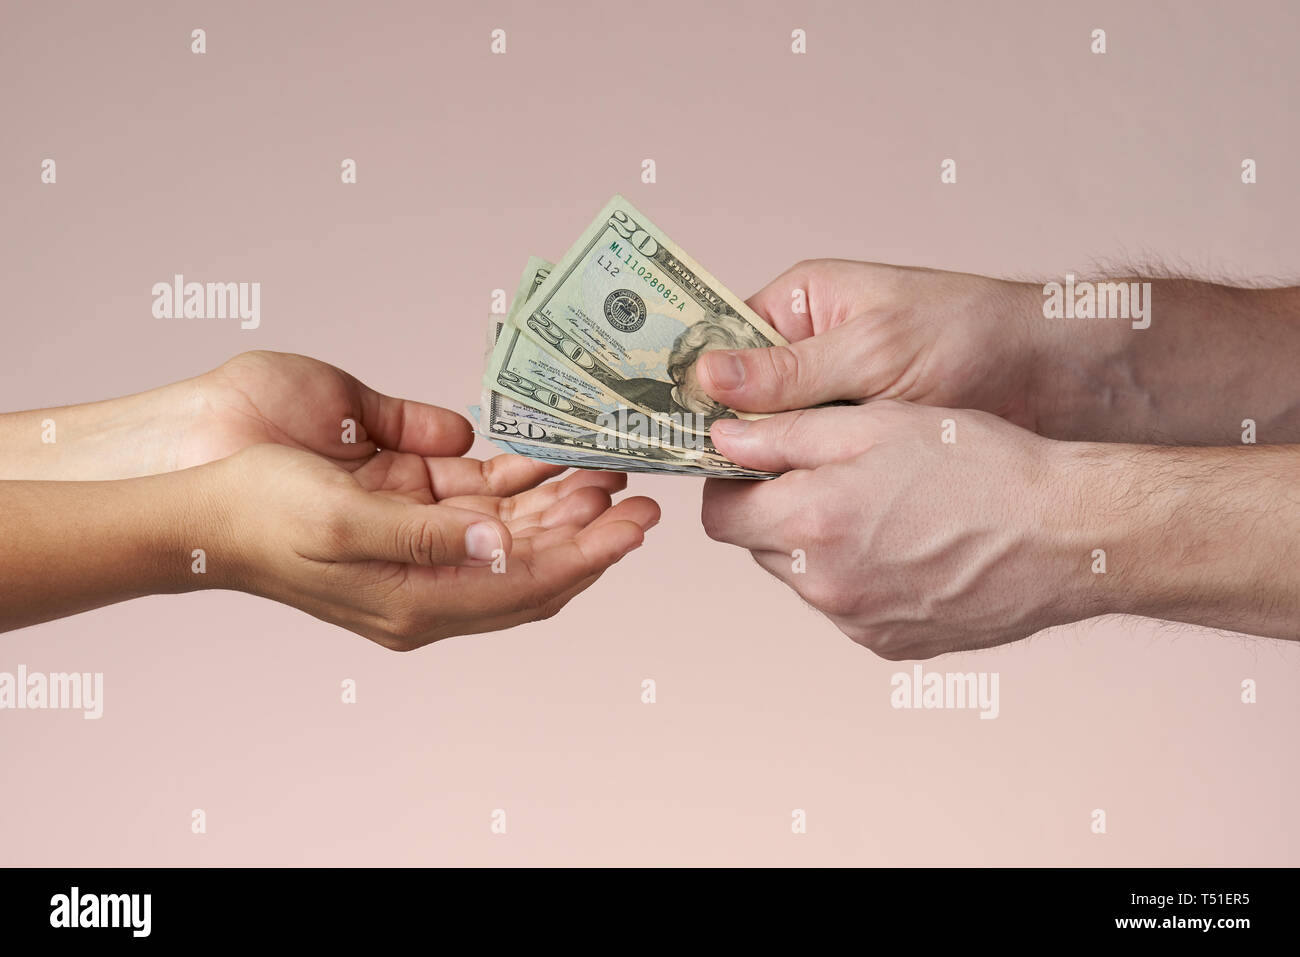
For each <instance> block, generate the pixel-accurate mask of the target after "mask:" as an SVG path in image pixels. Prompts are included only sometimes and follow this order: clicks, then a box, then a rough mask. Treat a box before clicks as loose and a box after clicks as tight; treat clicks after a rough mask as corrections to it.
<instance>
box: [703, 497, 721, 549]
mask: <svg viewBox="0 0 1300 957" xmlns="http://www.w3.org/2000/svg"><path fill="white" fill-rule="evenodd" d="M700 524H701V525H703V526H704V534H705V535H707V536H709V538H711V539H713V540H714V541H715V542H725V541H726V540H727V539H726V523H725V522H724V521H723V518H722V515H721V510H720V509H718V508H717V507H715V506H710V505H709V503H708V502H705V503H704V507H703V508H702V509H701V510H700Z"/></svg>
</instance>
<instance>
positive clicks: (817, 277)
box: [697, 259, 1050, 429]
mask: <svg viewBox="0 0 1300 957" xmlns="http://www.w3.org/2000/svg"><path fill="white" fill-rule="evenodd" d="M796 291H800V292H802V303H803V311H802V312H796V311H794V310H795V306H796ZM1041 302H1042V296H1041V294H1040V293H1039V290H1038V287H1035V286H1029V285H1023V284H1019V283H1012V282H1005V281H1003V280H998V279H989V278H986V277H983V276H973V275H968V274H965V273H952V272H940V271H938V270H933V269H913V268H905V267H900V266H885V265H879V264H876V263H860V262H850V261H847V260H839V259H819V260H811V261H808V262H802V263H799V264H798V265H797V266H795V267H793V268H792V269H790V270H788V271H787V272H785V273H784V274H783V275H781V276H780V277H778V278H777V279H775V280H774V281H773V282H771V283H769V284H768V285H767V286H766V287H764V288H763V289H762V290H761V291H760V292H759V293H757V294H756V295H755V296H754V297H753V298H752V299H750V300H749V305H750V306H751V307H752V308H753V309H754V311H755V312H757V313H758V314H759V315H760V316H762V317H763V318H764V319H765V320H767V321H768V322H769V323H770V324H771V325H773V326H774V327H775V328H776V330H777V331H778V332H780V333H781V334H782V335H783V336H785V338H786V339H788V340H789V341H790V345H789V346H788V347H786V346H779V347H777V348H774V349H746V350H731V351H729V350H719V351H714V352H708V353H705V355H704V356H703V357H701V360H700V362H699V364H698V366H697V374H698V375H699V379H700V384H701V385H702V386H703V387H704V389H705V391H707V392H708V393H709V395H711V396H712V397H713V398H714V399H716V400H718V401H719V402H721V403H722V404H723V405H725V406H728V407H730V408H733V409H738V410H741V411H745V412H780V411H784V410H787V409H800V408H807V407H810V406H814V405H819V404H821V403H823V402H829V401H832V400H836V399H850V400H860V399H873V398H886V399H905V400H907V401H911V402H919V403H923V404H925V405H932V406H941V407H956V408H968V409H982V410H984V411H986V412H992V413H994V414H995V415H999V416H1002V417H1003V418H1006V419H1008V420H1010V421H1012V422H1015V423H1016V424H1018V425H1023V426H1026V427H1028V428H1031V429H1032V428H1034V426H1035V419H1036V416H1037V411H1038V410H1037V408H1036V405H1037V398H1038V390H1037V388H1036V386H1035V380H1034V375H1035V357H1036V354H1037V352H1038V351H1039V350H1040V344H1039V343H1038V341H1037V340H1038V339H1039V338H1041V337H1042V336H1043V335H1045V334H1046V333H1047V332H1048V331H1050V330H1044V328H1043V326H1042V324H1041V323H1039V324H1035V323H1034V322H1033V321H1032V320H1033V318H1034V317H1035V315H1040V317H1041V314H1039V313H1037V312H1036V310H1039V309H1040V308H1041Z"/></svg>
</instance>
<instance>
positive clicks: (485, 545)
mask: <svg viewBox="0 0 1300 957" xmlns="http://www.w3.org/2000/svg"><path fill="white" fill-rule="evenodd" d="M501 547H502V543H501V536H500V535H499V534H497V529H496V526H495V525H492V524H489V523H488V522H476V523H475V524H473V525H471V526H470V527H469V528H467V529H465V554H466V555H468V556H469V557H470V558H471V559H473V560H474V561H480V562H490V561H492V553H493V552H495V551H496V550H497V549H499V548H501Z"/></svg>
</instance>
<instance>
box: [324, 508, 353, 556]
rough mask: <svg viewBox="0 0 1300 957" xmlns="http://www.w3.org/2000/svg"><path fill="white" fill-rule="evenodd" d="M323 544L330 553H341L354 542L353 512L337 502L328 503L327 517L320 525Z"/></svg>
mask: <svg viewBox="0 0 1300 957" xmlns="http://www.w3.org/2000/svg"><path fill="white" fill-rule="evenodd" d="M318 529H319V534H320V536H321V545H322V546H323V547H324V548H325V550H326V551H327V552H328V553H329V554H334V555H337V554H341V553H343V552H345V551H346V550H347V549H348V548H349V547H350V546H351V545H352V543H353V540H354V537H355V532H354V531H353V523H352V513H351V512H350V511H349V510H348V509H347V508H346V507H344V506H341V505H339V504H337V503H335V504H330V505H327V506H326V508H325V518H324V520H323V521H322V522H321V523H320V525H319V526H318Z"/></svg>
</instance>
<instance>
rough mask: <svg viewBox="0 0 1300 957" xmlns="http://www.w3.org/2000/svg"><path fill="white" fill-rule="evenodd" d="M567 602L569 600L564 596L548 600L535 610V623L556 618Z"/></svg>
mask: <svg viewBox="0 0 1300 957" xmlns="http://www.w3.org/2000/svg"><path fill="white" fill-rule="evenodd" d="M567 601H568V600H567V599H566V598H565V597H563V596H557V597H555V598H548V599H547V600H546V601H544V602H542V603H541V604H540V605H538V606H537V607H536V608H534V609H533V621H547V620H548V619H551V618H554V617H555V616H556V615H558V614H559V613H560V609H562V608H563V607H564V606H565V604H566V603H567Z"/></svg>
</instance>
